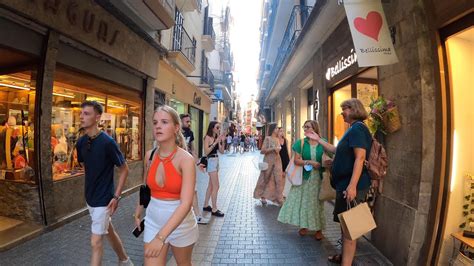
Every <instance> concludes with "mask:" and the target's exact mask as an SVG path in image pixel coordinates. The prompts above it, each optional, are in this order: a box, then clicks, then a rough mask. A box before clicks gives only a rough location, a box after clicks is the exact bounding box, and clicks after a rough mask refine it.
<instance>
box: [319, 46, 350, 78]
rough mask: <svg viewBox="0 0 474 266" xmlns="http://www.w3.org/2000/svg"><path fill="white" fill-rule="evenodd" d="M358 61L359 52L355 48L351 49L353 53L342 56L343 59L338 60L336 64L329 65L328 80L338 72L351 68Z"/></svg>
mask: <svg viewBox="0 0 474 266" xmlns="http://www.w3.org/2000/svg"><path fill="white" fill-rule="evenodd" d="M356 62H357V54H356V53H355V52H354V49H351V54H350V55H349V56H347V57H344V56H343V57H341V59H340V60H339V61H337V63H336V65H334V66H333V67H328V69H327V70H326V80H327V81H330V80H331V79H332V78H334V77H335V76H336V75H337V74H339V73H341V72H342V71H344V70H345V69H347V68H349V67H350V66H352V65H353V64H355V63H356Z"/></svg>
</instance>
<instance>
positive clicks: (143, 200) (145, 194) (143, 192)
mask: <svg viewBox="0 0 474 266" xmlns="http://www.w3.org/2000/svg"><path fill="white" fill-rule="evenodd" d="M150 200H151V191H150V187H148V185H146V184H145V185H141V186H140V205H143V207H144V208H146V207H148V204H149V203H150Z"/></svg>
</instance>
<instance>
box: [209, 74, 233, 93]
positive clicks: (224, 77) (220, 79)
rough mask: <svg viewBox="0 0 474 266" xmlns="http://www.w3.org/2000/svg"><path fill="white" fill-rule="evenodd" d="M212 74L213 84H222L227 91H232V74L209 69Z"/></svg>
mask: <svg viewBox="0 0 474 266" xmlns="http://www.w3.org/2000/svg"><path fill="white" fill-rule="evenodd" d="M211 71H212V74H213V75H214V83H215V84H222V85H224V86H226V87H227V88H228V89H229V90H231V89H232V83H233V80H232V74H230V73H229V72H224V71H222V70H218V69H211Z"/></svg>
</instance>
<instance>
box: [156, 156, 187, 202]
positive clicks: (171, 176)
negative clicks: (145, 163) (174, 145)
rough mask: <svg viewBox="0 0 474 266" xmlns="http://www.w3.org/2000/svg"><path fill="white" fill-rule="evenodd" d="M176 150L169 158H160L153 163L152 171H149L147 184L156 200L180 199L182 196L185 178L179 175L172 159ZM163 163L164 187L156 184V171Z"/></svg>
mask: <svg viewBox="0 0 474 266" xmlns="http://www.w3.org/2000/svg"><path fill="white" fill-rule="evenodd" d="M176 151H177V149H176V150H174V151H173V152H172V153H171V154H170V155H169V156H168V157H166V158H163V159H161V158H160V156H158V154H157V156H155V157H156V158H155V159H154V160H153V161H152V163H151V165H150V169H149V170H148V176H147V184H148V186H149V187H150V191H151V196H152V197H153V198H156V199H177V200H178V199H180V196H181V184H182V181H183V177H182V176H181V175H180V174H179V172H178V171H177V170H176V168H175V167H174V165H173V162H172V159H173V156H174V155H175V154H176ZM160 163H163V169H164V174H165V178H164V184H163V186H162V187H160V186H159V185H158V183H157V182H156V171H158V166H159V165H160Z"/></svg>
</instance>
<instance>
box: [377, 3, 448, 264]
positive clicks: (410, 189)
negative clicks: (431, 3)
mask: <svg viewBox="0 0 474 266" xmlns="http://www.w3.org/2000/svg"><path fill="white" fill-rule="evenodd" d="M384 9H385V10H386V12H385V13H386V17H387V21H388V24H389V25H390V26H394V27H395V28H396V30H397V34H396V36H395V45H394V46H395V50H396V52H397V55H398V58H399V63H397V64H393V65H389V66H382V67H379V85H380V93H381V94H382V95H384V97H386V98H388V99H391V100H394V101H395V102H396V104H397V105H398V108H399V112H400V115H401V118H402V120H401V122H402V128H401V129H400V130H399V131H397V132H395V133H393V134H390V135H388V136H387V137H386V143H385V144H386V150H387V153H388V155H389V168H388V173H387V176H386V178H385V182H384V191H383V194H382V195H381V197H379V198H378V201H377V205H376V221H377V222H378V228H377V229H376V230H375V231H374V233H373V242H374V243H375V245H376V246H377V247H378V248H379V249H380V250H381V251H382V253H384V255H386V256H387V257H388V258H389V259H390V260H391V261H392V262H393V263H394V264H395V265H419V264H420V263H423V262H422V261H423V260H424V258H423V257H422V255H421V253H422V252H423V250H422V246H423V244H424V243H425V241H426V240H427V239H426V229H427V226H428V225H427V219H428V213H429V211H430V207H431V206H430V205H431V202H430V200H431V188H432V184H433V178H434V169H435V167H436V163H435V162H436V161H435V160H436V158H435V154H434V150H435V149H434V147H435V146H436V142H435V141H436V139H435V135H436V134H435V127H436V124H437V123H439V122H440V121H437V120H436V108H437V106H436V101H435V94H436V91H437V87H436V85H435V83H434V80H435V73H434V68H433V64H434V63H433V60H434V59H433V56H432V54H434V51H433V49H432V47H431V43H430V37H429V31H428V27H427V26H426V25H427V23H426V21H425V17H426V14H425V12H424V8H423V6H422V4H421V3H420V2H413V1H409V0H401V1H391V2H390V3H388V4H386V5H384ZM387 10H391V11H393V12H387ZM401 166H403V167H401ZM387 239H390V241H387Z"/></svg>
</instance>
